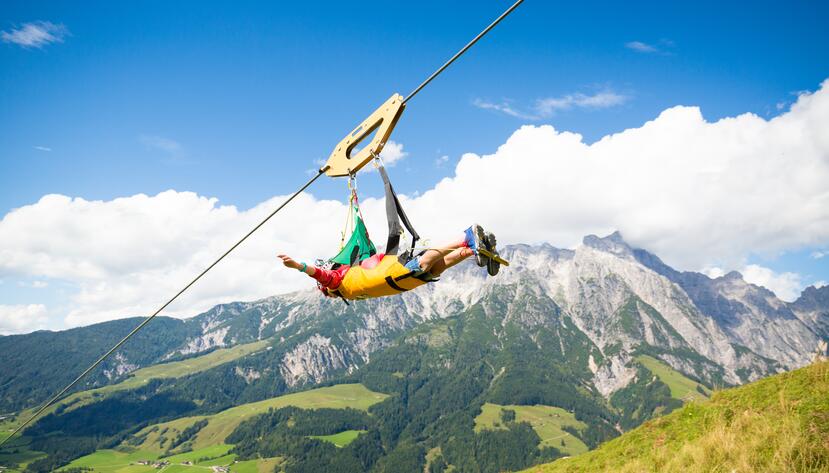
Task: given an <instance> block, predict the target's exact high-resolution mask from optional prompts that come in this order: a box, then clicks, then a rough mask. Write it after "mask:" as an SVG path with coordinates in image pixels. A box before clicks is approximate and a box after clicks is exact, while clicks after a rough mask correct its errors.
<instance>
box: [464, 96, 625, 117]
mask: <svg viewBox="0 0 829 473" xmlns="http://www.w3.org/2000/svg"><path fill="white" fill-rule="evenodd" d="M628 99H629V97H628V96H626V95H622V94H619V93H617V92H614V91H612V90H609V89H606V90H603V91H600V92H596V93H595V94H583V93H580V92H579V93H573V94H567V95H562V96H560V97H546V98H541V99H538V100H536V102H535V104H534V105H533V106H532V110H530V111H523V110H520V109H519V108H517V107H515V106H514V105H513V104H512V101H511V100H504V101H501V102H490V101H487V100H483V99H480V98H478V99H475V100H474V101H472V105H474V106H476V107H478V108H480V109H483V110H494V111H496V112H501V113H503V114H506V115H509V116H512V117H516V118H522V119H526V120H541V119H544V118H550V117H552V116H554V115H555V114H556V113H558V112H561V111H565V110H572V109H574V108H580V109H594V110H595V109H602V108H610V107H616V106H618V105H622V104H624V103H625V102H627V101H628Z"/></svg>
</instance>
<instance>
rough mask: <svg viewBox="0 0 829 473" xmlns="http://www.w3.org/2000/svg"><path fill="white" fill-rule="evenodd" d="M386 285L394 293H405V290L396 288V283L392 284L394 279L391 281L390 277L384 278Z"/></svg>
mask: <svg viewBox="0 0 829 473" xmlns="http://www.w3.org/2000/svg"><path fill="white" fill-rule="evenodd" d="M386 284H388V285H389V287H391V288H392V289H394V290H395V291H400V292H406V290H405V289H403V288H402V287H400V286H398V285H397V283H396V282H394V279H393V278H392V277H391V276H386Z"/></svg>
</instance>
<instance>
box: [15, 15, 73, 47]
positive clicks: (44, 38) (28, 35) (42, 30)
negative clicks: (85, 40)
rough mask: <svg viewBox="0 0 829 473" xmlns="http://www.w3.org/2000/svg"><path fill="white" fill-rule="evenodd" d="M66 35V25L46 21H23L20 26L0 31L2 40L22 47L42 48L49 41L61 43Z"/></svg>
mask: <svg viewBox="0 0 829 473" xmlns="http://www.w3.org/2000/svg"><path fill="white" fill-rule="evenodd" d="M68 35H69V30H68V29H67V28H66V26H64V25H62V24H55V23H50V22H48V21H35V22H32V23H24V24H23V26H21V27H20V28H17V29H12V30H11V31H2V32H0V38H2V39H3V42H5V43H13V44H17V45H19V46H22V47H24V48H42V47H43V46H46V45H47V44H50V43H62V42H63V39H64V38H65V37H66V36H68Z"/></svg>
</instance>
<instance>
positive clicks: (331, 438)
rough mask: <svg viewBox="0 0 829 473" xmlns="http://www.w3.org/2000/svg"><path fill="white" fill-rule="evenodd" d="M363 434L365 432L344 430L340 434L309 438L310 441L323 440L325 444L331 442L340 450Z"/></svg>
mask: <svg viewBox="0 0 829 473" xmlns="http://www.w3.org/2000/svg"><path fill="white" fill-rule="evenodd" d="M364 433H366V431H365V430H344V431H342V432H339V433H336V434H332V435H310V436H309V437H310V438H312V439H319V440H324V441H326V442H331V443H333V444H334V446H335V447H340V448H342V447H345V446H346V445H348V444H350V443H351V442H353V441H354V439H356V438H357V437H358V436H359V435H360V434H364Z"/></svg>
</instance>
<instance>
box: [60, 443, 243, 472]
mask: <svg viewBox="0 0 829 473" xmlns="http://www.w3.org/2000/svg"><path fill="white" fill-rule="evenodd" d="M231 448H233V447H232V446H231V445H214V446H212V447H208V448H203V449H201V450H196V451H193V452H188V453H182V454H179V455H173V456H170V457H166V458H162V459H159V455H158V454H156V453H152V452H147V451H143V450H131V451H127V450H126V449H123V450H99V451H97V452H95V453H93V454H91V455H87V456H85V457H81V458H78V459H77V460H75V461H73V462H72V463H70V464H69V465H67V466H66V467H64V469H68V468H81V467H85V468H92V469H93V471H96V472H102V473H144V472H152V471H160V470H158V469H156V468H154V467H153V466H151V465H149V466H148V465H140V464H138V462H139V461H146V460H149V461H156V460H158V461H161V460H163V461H167V462H169V463H170V465H169V466H167V467H166V468H164V469H163V471H164V472H166V473H169V472H173V473H175V472H177V471H188V472H191V473H194V472H196V471H210V467H211V466H214V465H230V464H232V463H233V461H234V460H235V459H236V455H232V454H228V453H227V452H228V451H229V450H230V449H231ZM187 461H189V462H192V463H193V464H192V465H183V463H184V462H187ZM252 463H253V465H254V467H255V466H256V461H252ZM234 471H235V470H234Z"/></svg>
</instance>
